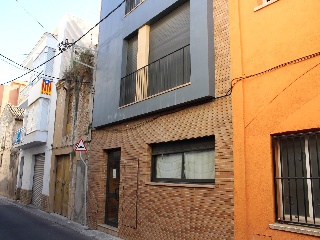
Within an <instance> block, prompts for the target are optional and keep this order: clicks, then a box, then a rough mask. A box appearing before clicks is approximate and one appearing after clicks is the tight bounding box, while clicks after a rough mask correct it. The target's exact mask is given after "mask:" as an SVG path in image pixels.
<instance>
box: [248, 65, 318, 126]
mask: <svg viewBox="0 0 320 240" xmlns="http://www.w3.org/2000/svg"><path fill="white" fill-rule="evenodd" d="M319 65H320V62H319V63H317V64H316V65H314V66H312V67H311V68H309V69H308V70H307V71H305V72H304V73H303V74H301V75H300V76H299V77H297V78H296V79H294V80H293V81H292V82H291V83H290V84H289V85H288V86H286V87H285V88H284V89H283V90H282V91H281V92H280V93H278V94H277V95H276V96H275V97H274V98H273V99H272V100H271V101H270V102H269V103H268V104H267V105H269V104H271V103H272V102H273V101H274V100H276V98H278V97H279V95H280V94H282V93H283V92H284V91H286V90H287V89H288V88H289V87H290V86H291V85H292V84H294V83H295V82H296V81H298V80H299V79H300V78H302V77H303V76H304V75H306V74H307V73H308V72H310V71H311V70H313V69H315V68H316V67H318V66H319ZM263 111H264V109H263V110H261V111H260V112H259V113H258V114H257V115H256V116H255V117H254V118H253V119H252V120H251V121H250V122H249V123H248V124H247V125H246V126H245V128H247V127H248V126H249V125H250V124H251V123H252V122H253V121H254V120H255V119H256V118H257V117H258V116H259V115H260V114H261V113H262V112H263Z"/></svg>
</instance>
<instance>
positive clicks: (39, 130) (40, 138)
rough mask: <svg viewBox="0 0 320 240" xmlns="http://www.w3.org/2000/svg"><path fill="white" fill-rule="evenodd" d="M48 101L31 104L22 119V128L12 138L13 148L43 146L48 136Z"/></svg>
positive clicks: (41, 99) (40, 100) (42, 99)
mask: <svg viewBox="0 0 320 240" xmlns="http://www.w3.org/2000/svg"><path fill="white" fill-rule="evenodd" d="M49 103H50V101H49V100H48V99H44V98H40V99H38V100H37V101H35V102H34V103H32V104H31V105H30V106H29V107H28V110H27V115H26V116H25V117H24V119H23V126H24V127H23V128H21V129H19V130H18V131H17V132H16V133H15V135H14V138H13V147H15V148H19V149H27V148H32V147H36V146H39V145H42V144H45V143H46V141H47V136H48V116H49Z"/></svg>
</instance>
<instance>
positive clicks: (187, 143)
mask: <svg viewBox="0 0 320 240" xmlns="http://www.w3.org/2000/svg"><path fill="white" fill-rule="evenodd" d="M214 155H215V151H214V137H213V136H210V137H203V138H198V139H190V140H184V141H175V142H166V143H158V144H153V145H152V181H154V182H171V183H214V182H215V156H214Z"/></svg>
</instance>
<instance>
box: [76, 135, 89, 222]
mask: <svg viewBox="0 0 320 240" xmlns="http://www.w3.org/2000/svg"><path fill="white" fill-rule="evenodd" d="M75 151H76V152H80V159H81V161H82V162H83V164H84V166H85V172H84V225H85V226H87V184H88V164H87V163H86V161H85V160H84V159H83V158H82V152H86V151H87V148H86V145H85V144H84V141H83V140H82V139H80V141H79V142H78V143H77V144H76V147H75Z"/></svg>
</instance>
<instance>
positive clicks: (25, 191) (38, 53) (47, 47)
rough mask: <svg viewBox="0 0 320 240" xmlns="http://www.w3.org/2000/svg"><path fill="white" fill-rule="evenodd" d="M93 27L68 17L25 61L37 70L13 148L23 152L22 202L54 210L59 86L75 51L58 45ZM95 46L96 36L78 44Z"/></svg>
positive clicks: (25, 100)
mask: <svg viewBox="0 0 320 240" xmlns="http://www.w3.org/2000/svg"><path fill="white" fill-rule="evenodd" d="M91 27H92V26H91V24H88V23H86V22H84V21H83V20H81V19H79V18H77V17H74V16H72V15H70V14H66V15H65V16H64V17H63V18H62V20H61V21H60V22H59V24H58V27H57V28H56V30H55V31H54V32H53V34H51V33H45V34H44V35H43V36H42V37H41V39H40V40H39V41H38V43H37V44H36V45H35V47H34V48H33V49H32V51H31V52H30V53H29V55H28V56H27V58H26V59H25V61H24V62H23V65H24V66H25V67H27V68H28V69H35V71H33V72H32V73H31V76H30V82H29V84H28V86H27V87H26V88H25V90H23V93H24V95H25V98H24V99H21V102H20V106H21V107H24V108H25V109H26V113H25V117H24V121H23V128H22V129H21V130H20V131H21V139H20V141H19V142H18V143H16V144H15V145H14V147H15V148H18V149H21V150H22V151H21V153H20V162H24V164H23V165H22V164H20V165H21V166H23V170H20V169H19V172H23V174H22V181H18V185H17V188H18V189H21V194H20V195H21V202H23V203H25V204H29V203H32V204H34V205H35V206H37V207H39V208H41V209H43V210H47V211H53V205H50V204H52V203H53V202H54V197H55V195H54V188H53V189H52V188H51V186H53V187H54V186H55V184H54V183H53V184H51V182H50V181H51V180H53V181H56V166H57V164H56V158H54V160H52V159H53V158H52V150H53V149H52V147H53V135H54V131H55V129H54V123H55V114H56V104H57V102H56V100H57V93H56V85H57V84H58V82H59V80H61V79H62V78H63V75H64V72H65V71H67V70H68V69H69V67H70V65H71V63H72V61H71V59H72V52H73V51H71V49H69V50H67V49H66V51H61V48H59V46H58V43H61V42H62V43H66V40H68V41H69V42H72V41H76V40H78V39H79V38H80V37H82V36H83V35H84V33H86V32H87V31H88V30H89V29H90V28H91ZM94 44H95V43H94V35H93V36H92V35H91V34H88V35H87V36H84V37H82V38H81V39H80V40H79V41H78V42H77V45H79V46H90V45H94ZM62 47H64V46H62ZM57 158H58V157H57ZM66 161H70V159H66ZM20 165H19V166H20ZM68 166H72V165H71V164H69V165H68ZM19 176H20V175H19ZM71 212H72V211H71V210H70V212H68V217H70V216H71Z"/></svg>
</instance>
